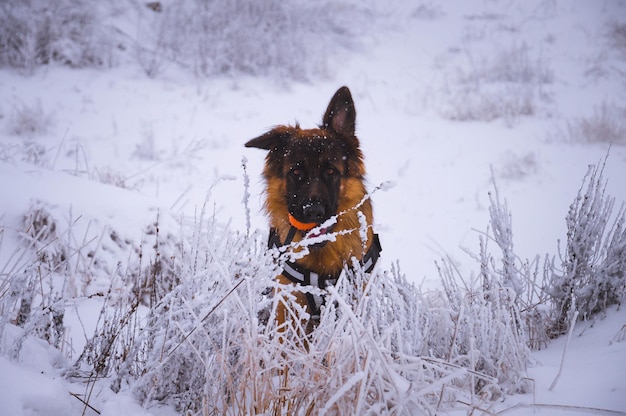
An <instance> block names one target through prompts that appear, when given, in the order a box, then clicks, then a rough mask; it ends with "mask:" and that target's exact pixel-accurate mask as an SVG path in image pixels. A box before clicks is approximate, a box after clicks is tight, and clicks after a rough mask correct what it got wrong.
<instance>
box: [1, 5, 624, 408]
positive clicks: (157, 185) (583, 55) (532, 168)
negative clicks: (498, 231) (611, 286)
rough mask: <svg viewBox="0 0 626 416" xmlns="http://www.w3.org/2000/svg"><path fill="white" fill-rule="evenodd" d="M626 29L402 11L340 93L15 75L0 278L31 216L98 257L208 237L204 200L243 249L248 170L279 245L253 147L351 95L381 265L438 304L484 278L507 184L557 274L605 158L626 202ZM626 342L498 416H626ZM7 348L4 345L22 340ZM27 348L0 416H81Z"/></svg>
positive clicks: (176, 77) (108, 400) (336, 66)
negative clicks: (51, 219)
mask: <svg viewBox="0 0 626 416" xmlns="http://www.w3.org/2000/svg"><path fill="white" fill-rule="evenodd" d="M407 3H412V2H407ZM371 7H372V10H373V12H377V13H382V11H381V7H380V6H371ZM359 18H361V19H362V18H363V16H362V15H361V16H360V17H359ZM625 27H626V3H625V2H623V1H583V0H579V1H557V0H553V1H547V0H543V1H446V2H424V3H421V4H402V3H400V4H397V3H395V2H390V7H389V9H388V10H385V17H384V18H382V17H381V18H379V19H376V20H375V19H374V18H372V24H371V29H372V30H368V31H364V32H363V33H359V34H358V35H357V36H356V37H355V39H353V40H352V42H351V46H350V48H330V49H329V50H330V52H329V56H328V57H327V63H326V65H327V74H326V76H325V77H322V78H320V79H314V80H311V81H308V82H296V81H289V80H286V81H285V80H281V81H277V80H276V79H275V78H272V77H252V76H246V75H240V76H221V77H220V76H216V77H213V78H208V79H207V78H197V77H194V76H193V75H192V74H190V73H189V72H188V71H186V70H185V69H183V68H179V67H177V66H176V65H174V64H172V65H170V66H168V67H167V68H166V69H164V70H163V71H162V73H160V74H158V75H157V76H156V77H154V78H149V77H147V76H146V75H145V73H144V72H143V71H142V70H141V68H139V67H138V66H137V65H133V64H130V63H126V64H123V65H119V66H116V67H114V68H99V69H69V68H67V67H62V66H57V65H51V66H45V67H41V68H38V69H37V70H36V71H34V73H32V74H28V75H24V74H21V73H19V72H18V71H16V70H12V69H7V68H3V69H0V96H1V97H2V102H0V191H1V193H2V195H3V197H2V199H1V200H0V227H1V228H0V273H6V272H5V271H3V270H6V269H7V268H6V267H5V266H4V265H5V264H12V261H13V260H14V259H15V256H16V254H15V253H16V249H17V248H18V247H21V244H22V243H21V242H19V241H18V239H17V237H16V231H17V230H22V227H23V216H24V215H25V214H26V213H27V212H28V211H29V209H30V208H31V206H32V205H33V203H34V201H40V203H41V204H44V205H45V206H46V207H48V209H50V210H52V211H54V212H55V213H56V215H57V216H58V217H59V218H65V219H66V220H67V224H65V226H66V227H67V226H72V227H75V230H74V232H73V234H74V235H75V236H80V238H83V239H84V243H85V244H89V243H91V242H92V241H94V240H98V239H99V235H100V234H101V233H104V232H105V230H109V231H110V230H114V231H115V232H117V233H120V234H121V235H122V237H123V238H125V239H127V240H128V241H140V239H141V238H142V235H143V233H144V232H145V228H144V227H145V226H146V225H147V224H148V223H150V221H155V219H156V218H157V215H162V216H164V217H165V216H166V215H164V214H163V213H167V215H170V216H171V217H172V218H178V219H183V221H192V220H193V218H194V217H195V216H197V215H198V212H199V210H200V209H201V207H202V206H203V204H204V203H205V201H207V200H208V201H209V206H210V210H211V211H214V214H213V213H212V215H215V218H216V219H217V221H219V222H220V223H224V224H226V223H228V224H229V228H230V229H231V230H236V231H241V232H245V231H246V209H245V206H244V204H243V203H242V199H243V196H244V191H245V189H244V184H243V182H244V181H243V178H244V172H243V169H242V159H244V158H245V159H246V160H247V167H246V169H247V174H248V175H249V176H250V178H251V189H250V192H251V194H252V196H251V198H250V200H249V204H250V213H251V226H252V229H253V230H256V229H259V230H265V229H266V219H265V217H264V215H263V212H262V208H261V206H262V199H263V197H262V189H263V183H262V180H261V177H260V173H261V169H262V163H263V159H264V154H263V153H262V152H259V151H258V150H254V149H244V147H243V144H244V143H245V142H246V141H247V140H248V139H250V138H253V137H256V136H257V135H259V134H261V133H263V132H265V131H266V130H267V128H269V127H271V126H274V125H277V124H284V123H295V122H299V123H300V124H301V125H302V126H303V127H307V126H313V125H316V124H317V123H318V122H319V121H320V119H321V116H322V113H323V111H324V109H325V106H326V104H327V103H328V100H329V99H330V97H331V95H332V94H333V92H334V91H335V90H336V88H338V87H339V86H341V85H347V86H349V87H350V89H351V91H352V93H353V97H354V100H355V104H356V109H357V130H358V136H359V138H360V140H361V145H362V149H363V151H364V154H365V157H366V165H367V168H368V180H369V184H370V188H374V187H375V186H376V185H378V184H380V183H383V182H390V183H391V184H392V185H393V186H392V187H390V189H388V190H386V191H384V192H383V191H379V192H377V193H375V194H374V196H373V201H374V208H375V219H376V226H377V230H378V232H379V234H380V235H381V240H382V245H383V249H384V251H383V259H382V265H381V266H380V267H382V268H388V267H390V265H391V264H393V263H395V262H396V261H397V262H398V263H399V265H400V267H401V269H402V271H403V272H404V273H405V274H406V276H407V278H408V279H409V280H410V281H411V282H414V283H416V284H417V285H423V289H424V290H427V289H432V288H437V287H438V285H439V276H438V273H437V268H436V266H435V261H436V260H439V259H441V258H442V257H444V256H449V257H450V258H451V259H452V260H453V261H454V263H455V264H457V265H458V267H459V270H460V271H461V273H462V274H464V275H467V276H470V275H472V273H474V274H475V273H476V271H477V269H478V265H477V264H475V261H474V260H473V259H472V258H471V257H470V256H469V255H468V254H467V253H466V252H465V250H464V249H468V250H470V251H472V252H477V251H478V237H479V235H480V233H482V232H484V231H486V228H487V225H488V222H489V213H488V205H489V195H488V192H490V191H492V190H493V187H494V185H493V182H494V180H495V183H496V185H497V187H498V190H499V192H500V196H501V197H502V198H504V199H506V200H507V202H508V207H509V209H510V211H511V212H512V216H513V236H514V245H515V247H514V250H515V253H516V254H517V255H518V256H520V257H521V258H528V259H533V258H535V256H537V255H539V256H544V255H546V254H549V255H550V256H554V255H557V258H558V254H559V251H558V247H559V245H558V241H559V240H561V241H563V240H564V239H565V237H566V235H565V233H566V225H565V215H566V214H567V211H568V208H569V205H570V203H571V202H572V201H573V199H574V198H575V197H576V194H577V192H578V190H579V188H580V187H581V185H582V179H583V176H584V175H585V173H586V172H587V168H588V165H589V164H598V163H601V162H602V161H603V160H604V158H605V157H606V156H607V154H608V158H607V163H606V168H605V171H604V177H605V178H607V179H608V185H607V189H606V192H607V194H609V195H612V196H613V197H615V198H616V201H617V204H616V205H617V206H619V204H620V203H621V202H622V201H626V121H624V120H626V77H625V75H624V74H626V35H625V34H624V33H626V29H624V28H625ZM618 29H619V30H618ZM620 30H621V32H620ZM602 132H604V133H602ZM594 135H596V136H594ZM612 140H613V141H614V142H613V144H612V145H610V142H611V141H612ZM386 188H387V187H386ZM159 213H160V214H159ZM98 241H99V240H98ZM103 244H106V242H104V243H103ZM112 253H114V254H115V253H116V252H115V250H113V251H112ZM117 253H118V254H119V255H120V256H123V255H125V252H124V251H123V249H120V250H119V251H118V252H117ZM126 254H127V253H126ZM117 260H118V261H124V260H125V259H124V258H120V259H117ZM113 262H114V263H115V262H116V261H115V260H113ZM3 277H4V274H2V275H0V278H3ZM85 287H86V289H85V292H84V293H82V294H81V299H83V301H81V302H80V303H79V302H77V303H76V305H74V306H73V309H74V310H75V311H76V315H78V316H79V318H80V319H79V318H78V317H77V318H76V319H75V322H71V320H68V321H67V322H66V325H69V326H71V325H74V327H73V328H71V330H70V332H69V333H71V334H73V335H74V336H75V337H76V339H73V340H66V341H65V342H67V343H68V344H71V345H73V347H72V349H73V350H74V351H75V352H74V353H75V354H76V353H77V352H76V351H78V352H80V347H79V346H80V345H81V344H83V343H84V342H85V341H84V338H85V337H84V336H83V331H85V332H86V333H88V332H89V328H86V329H84V330H83V329H82V328H81V326H82V325H83V321H84V322H85V323H86V325H87V327H89V325H93V321H95V319H96V318H97V313H98V311H99V307H98V306H97V305H93V304H91V303H90V302H92V300H91V299H88V298H86V297H82V296H89V295H91V294H93V293H96V292H98V291H101V290H105V289H106V287H107V282H101V281H95V282H90V283H89V284H86V285H85ZM103 288H104V289H103ZM0 296H2V295H1V294H0ZM81 314H82V315H81ZM625 325H626V312H625V311H624V310H623V309H620V310H615V308H611V309H610V310H609V311H608V312H607V314H606V317H605V318H601V317H596V318H594V319H593V321H592V322H582V323H579V324H578V326H577V327H576V329H575V331H574V332H573V337H572V339H571V341H570V343H569V345H568V348H567V351H566V353H565V356H564V357H565V361H564V365H563V369H562V374H561V376H560V379H559V381H558V383H557V384H556V386H555V387H554V388H553V389H549V387H550V384H551V383H552V381H553V380H554V378H555V376H556V374H557V372H558V369H559V364H560V360H561V358H562V354H563V350H564V348H565V343H566V338H565V337H561V338H559V339H557V340H554V341H552V342H551V343H550V344H549V346H548V348H546V349H544V350H540V351H536V352H534V353H533V355H532V358H533V363H532V364H531V368H530V370H529V374H528V378H529V379H530V380H532V385H533V386H534V392H533V393H532V394H530V393H529V394H526V395H518V396H511V397H507V398H506V399H505V401H504V402H503V403H498V404H497V406H496V407H497V408H495V409H491V411H493V412H497V411H501V412H503V413H506V414H515V415H518V414H519V415H522V414H532V413H533V412H534V413H538V414H546V415H548V414H555V413H556V412H558V411H560V412H561V413H562V414H580V415H583V414H626V340H625V338H626V335H625V334H626V327H625ZM7 331H8V332H10V333H8V334H7V335H5V336H4V338H3V342H4V343H5V344H6V343H9V342H13V341H14V340H15V339H18V338H19V331H20V330H19V329H17V328H15V327H11V326H7ZM81 339H82V341H81ZM24 342H25V344H24V347H23V350H22V352H21V354H20V356H19V359H17V360H12V359H10V357H9V356H2V357H0V374H1V376H0V386H1V388H0V413H1V414H3V415H5V414H6V415H69V414H81V412H82V411H83V408H84V406H83V404H82V403H81V402H80V401H79V400H78V399H76V398H75V397H73V396H72V395H71V394H72V393H77V394H81V395H82V394H83V393H84V391H79V390H80V389H81V388H84V387H81V386H79V385H78V384H74V383H71V382H68V381H67V380H65V379H64V378H63V377H62V376H61V373H62V371H61V369H63V368H64V367H65V366H66V365H67V363H68V362H69V360H68V357H67V355H68V351H64V352H60V351H59V350H57V349H54V348H52V347H50V346H49V345H47V344H46V343H44V342H43V341H40V340H36V339H34V338H30V337H29V338H27V339H26V340H24ZM6 347H7V346H6V345H4V346H3V347H2V348H0V350H2V351H6ZM74 358H76V357H74ZM93 394H94V395H95V396H97V397H94V399H93V400H92V401H90V403H94V404H95V403H97V404H98V406H97V407H98V408H97V410H98V412H100V414H102V415H118V414H129V415H130V414H133V415H144V414H146V415H147V414H157V415H158V414H169V413H174V412H173V411H172V410H169V409H157V410H154V409H142V408H141V407H140V406H139V405H138V404H137V403H135V402H134V400H133V399H132V397H131V396H130V395H129V394H128V393H124V392H122V393H120V394H117V395H115V394H113V393H112V392H110V391H107V389H101V390H99V391H97V392H94V393H93ZM533 403H534V404H541V405H542V406H543V407H540V406H535V407H534V408H531V407H530V405H532V404H533ZM544 405H545V406H544ZM550 405H554V407H550ZM506 409H508V412H504V410H506ZM591 409H604V410H595V411H592V410H591ZM89 412H93V410H91V409H90V410H87V412H86V413H85V414H92V413H89Z"/></svg>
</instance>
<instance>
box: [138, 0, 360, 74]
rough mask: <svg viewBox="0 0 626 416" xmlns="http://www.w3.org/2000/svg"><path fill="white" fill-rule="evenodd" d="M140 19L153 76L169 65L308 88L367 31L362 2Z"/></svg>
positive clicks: (207, 6) (228, 3)
mask: <svg viewBox="0 0 626 416" xmlns="http://www.w3.org/2000/svg"><path fill="white" fill-rule="evenodd" d="M145 10H147V9H144V10H142V11H141V12H140V16H139V19H140V21H139V24H140V30H139V34H138V42H137V49H136V55H137V59H138V61H139V63H140V65H141V66H142V68H143V69H144V71H145V72H146V74H148V75H150V76H154V75H156V74H158V72H159V71H161V70H162V69H163V68H164V67H165V66H166V65H167V64H168V63H171V62H176V63H179V64H182V65H183V66H185V67H189V68H190V69H192V70H193V71H194V73H195V74H196V75H198V76H203V77H204V76H214V75H232V74H244V75H254V76H256V75H261V76H271V77H273V78H275V79H279V80H281V79H282V80H284V79H291V80H307V79H310V78H313V77H318V76H320V75H324V74H325V73H326V70H327V68H326V67H327V61H326V59H328V58H329V57H331V56H332V54H333V53H334V51H336V50H338V48H339V47H345V46H346V45H347V44H349V43H350V42H351V38H352V33H351V31H352V30H354V28H355V27H358V26H359V25H361V24H362V21H361V20H363V19H361V18H360V17H361V14H362V13H364V12H363V10H364V6H363V5H362V4H361V3H358V2H351V3H350V4H345V5H341V4H337V3H336V2H330V1H323V2H313V3H312V2H305V1H299V0H296V1H289V2H284V1H280V0H269V1H264V2H256V1H249V0H236V1H232V0H217V1H211V2H207V1H203V0H194V1H190V2H185V3H180V2H179V3H165V2H164V3H163V8H162V10H161V12H159V13H146V12H145Z"/></svg>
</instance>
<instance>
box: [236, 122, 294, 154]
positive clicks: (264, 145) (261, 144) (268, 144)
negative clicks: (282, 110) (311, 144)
mask: <svg viewBox="0 0 626 416" xmlns="http://www.w3.org/2000/svg"><path fill="white" fill-rule="evenodd" d="M290 135H291V131H290V129H289V127H286V126H279V127H275V128H273V129H272V130H270V131H268V132H267V133H265V134H263V135H261V136H259V137H256V138H254V139H252V140H249V141H248V142H247V143H246V145H245V146H246V147H256V148H257V149H263V150H270V151H272V150H276V149H279V148H281V147H283V146H284V145H285V141H286V140H287V139H288V138H289V136H290Z"/></svg>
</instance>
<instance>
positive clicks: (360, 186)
mask: <svg viewBox="0 0 626 416" xmlns="http://www.w3.org/2000/svg"><path fill="white" fill-rule="evenodd" d="M355 120H356V110H355V107H354V102H353V100H352V96H351V94H350V90H349V89H348V88H347V87H342V88H340V89H339V90H338V91H337V92H336V93H335V95H334V96H333V97H332V99H331V101H330V103H329V105H328V108H327V110H326V113H325V114H324V117H323V119H322V124H321V125H320V126H319V127H317V128H313V129H302V128H300V126H298V125H296V126H278V127H275V128H273V129H272V130H270V131H269V132H267V133H265V134H263V135H262V136H259V137H257V138H255V139H252V140H250V141H248V142H247V143H246V147H256V148H260V149H264V150H267V151H268V154H267V157H266V160H265V168H264V171H263V175H264V178H265V181H266V185H267V187H266V201H265V209H266V211H267V214H268V216H269V220H270V226H271V227H272V228H273V229H275V230H276V232H277V234H278V237H279V238H280V241H285V239H286V238H287V234H288V233H289V230H290V228H291V224H290V222H289V219H288V215H289V214H291V215H292V216H293V217H295V218H296V219H297V220H298V221H301V222H303V223H317V224H321V223H323V222H324V221H325V220H327V219H329V218H331V217H332V216H336V215H338V214H340V213H341V215H339V216H338V217H337V222H336V224H335V225H334V226H333V228H332V232H334V233H338V234H337V236H336V240H335V241H328V242H325V243H324V244H320V245H316V246H309V251H310V252H309V254H307V255H306V256H304V257H303V258H301V259H299V260H297V261H296V262H297V264H299V265H301V266H303V267H305V268H307V269H309V270H312V271H314V272H315V273H318V274H320V275H332V276H337V277H338V276H339V274H340V273H341V271H342V270H343V268H344V265H345V264H346V263H349V262H350V259H351V258H352V257H356V259H357V260H361V258H362V256H363V253H364V252H365V251H367V249H368V248H369V246H370V245H371V244H372V241H373V231H372V223H373V214H372V205H371V202H370V200H369V198H366V194H367V191H366V189H365V184H364V177H365V166H364V164H363V154H362V153H361V150H360V148H359V140H358V138H357V137H356V135H355ZM359 204H360V205H359ZM355 207H358V208H355ZM359 211H360V212H362V213H363V214H364V217H365V220H366V222H367V225H368V227H367V241H366V242H365V247H364V243H363V241H362V239H361V236H360V234H359V229H360V228H361V224H360V222H359V216H358V212H359ZM344 230H354V231H352V232H349V233H346V234H343V235H342V234H340V232H341V231H344ZM304 235H305V233H304V232H297V233H296V236H295V238H294V239H293V242H298V241H300V240H302V239H303V238H304ZM277 279H278V281H279V282H281V283H284V284H289V283H290V281H289V280H288V279H287V278H286V277H285V276H283V275H279V276H278V277H277ZM296 297H297V301H298V303H300V304H301V305H302V306H303V307H305V308H306V307H307V302H306V298H305V296H304V295H303V294H302V293H296ZM285 313H286V311H285V310H284V308H281V306H280V305H279V310H278V311H277V315H278V321H279V322H278V323H279V325H281V324H282V323H284V319H285V318H284V314H285ZM281 315H282V316H281Z"/></svg>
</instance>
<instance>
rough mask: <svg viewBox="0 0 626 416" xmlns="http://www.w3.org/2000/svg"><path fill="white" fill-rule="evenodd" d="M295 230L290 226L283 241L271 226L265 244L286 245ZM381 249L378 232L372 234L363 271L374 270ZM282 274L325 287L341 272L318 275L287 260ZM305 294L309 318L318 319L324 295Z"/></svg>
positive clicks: (335, 281)
mask: <svg viewBox="0 0 626 416" xmlns="http://www.w3.org/2000/svg"><path fill="white" fill-rule="evenodd" d="M296 232H297V229H296V227H291V228H290V229H289V232H288V233H287V237H286V238H285V242H284V243H283V242H281V241H280V237H279V235H278V231H277V230H276V229H275V228H272V229H270V234H269V238H268V242H267V245H268V247H269V248H280V247H283V246H286V245H288V244H290V243H291V242H292V241H293V238H294V237H295V235H296ZM382 250H383V249H382V246H381V244H380V239H379V238H378V234H374V238H373V240H372V244H371V245H370V248H369V249H368V250H367V252H366V253H365V255H364V256H363V259H362V260H361V261H360V263H361V267H362V268H363V271H365V273H371V272H372V270H374V266H376V262H377V261H378V259H379V258H380V252H381V251H382ZM342 274H343V271H342ZM282 275H283V276H285V277H286V278H287V279H289V280H290V281H291V282H293V283H296V284H299V285H302V286H315V287H318V288H320V289H325V288H326V287H327V286H334V285H335V284H336V283H337V281H338V280H339V278H340V277H341V274H340V275H339V276H334V275H330V274H326V275H319V274H317V273H315V272H314V271H312V270H309V269H307V268H306V267H303V266H301V265H299V264H297V263H295V262H292V261H288V260H287V261H285V262H284V263H283V271H282ZM305 295H306V298H307V302H308V304H309V312H310V314H311V318H313V319H318V320H319V318H320V315H321V307H322V306H323V305H324V302H325V298H324V296H321V295H314V294H313V293H306V294H305Z"/></svg>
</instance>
